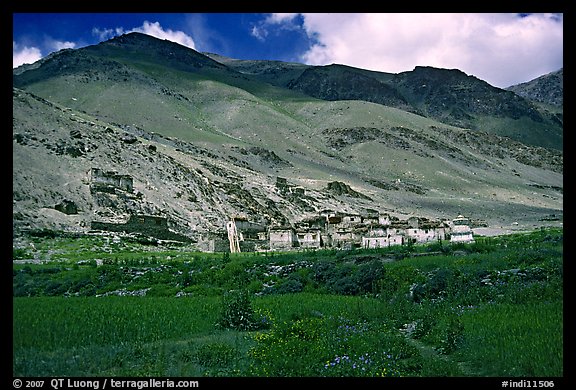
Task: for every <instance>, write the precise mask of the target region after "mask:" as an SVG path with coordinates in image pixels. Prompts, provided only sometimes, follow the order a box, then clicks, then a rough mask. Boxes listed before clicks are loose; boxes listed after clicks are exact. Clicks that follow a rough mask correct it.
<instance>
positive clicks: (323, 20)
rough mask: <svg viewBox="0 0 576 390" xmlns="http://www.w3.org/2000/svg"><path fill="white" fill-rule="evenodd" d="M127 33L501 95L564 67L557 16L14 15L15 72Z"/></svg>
mask: <svg viewBox="0 0 576 390" xmlns="http://www.w3.org/2000/svg"><path fill="white" fill-rule="evenodd" d="M131 31H140V32H143V33H146V34H149V35H153V36H156V37H158V38H162V39H169V40H172V41H175V42H178V43H180V44H182V45H185V46H188V47H190V48H193V49H195V50H197V51H199V52H212V53H217V54H220V55H224V56H227V57H232V58H238V59H266V60H279V61H292V62H301V63H306V64H310V65H327V64H332V63H337V64H345V65H350V66H355V67H359V68H364V69H370V70H377V71H382V72H390V73H399V72H404V71H409V70H413V69H414V67H415V66H434V67H439V68H447V69H460V70H462V71H463V72H465V73H467V74H469V75H473V76H476V77H478V78H480V79H482V80H485V81H487V82H489V83H490V84H492V85H494V86H497V87H502V88H504V87H507V86H510V85H514V84H518V83H521V82H525V81H529V80H532V79H534V78H536V77H538V76H540V75H543V74H546V73H549V72H553V71H556V70H558V69H560V68H562V67H563V46H564V45H563V14H544V13H540V14H513V13H497V14H489V13H456V14H454V13H452V14H449V13H421V14H418V13H408V14H403V13H360V14H354V13H311V14H307V13H302V14H297V13H289V14H286V13H284V14H270V13H267V14H264V13H262V14H258V13H83V14H81V13H59V14H52V13H14V14H13V67H16V66H19V65H21V64H23V63H32V62H35V61H37V60H38V59H40V58H42V57H44V56H46V55H47V54H49V53H51V52H54V51H57V50H60V49H63V48H80V47H84V46H87V45H93V44H97V43H99V42H101V41H104V40H107V39H110V38H112V37H114V36H116V35H121V34H123V33H127V32H131Z"/></svg>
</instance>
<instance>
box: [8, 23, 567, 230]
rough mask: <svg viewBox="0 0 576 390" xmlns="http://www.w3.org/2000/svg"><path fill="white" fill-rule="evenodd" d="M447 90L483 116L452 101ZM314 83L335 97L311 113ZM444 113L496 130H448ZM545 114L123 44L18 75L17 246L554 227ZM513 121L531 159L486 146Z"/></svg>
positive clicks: (474, 89) (143, 40) (555, 201)
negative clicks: (243, 228) (153, 227)
mask: <svg viewBox="0 0 576 390" xmlns="http://www.w3.org/2000/svg"><path fill="white" fill-rule="evenodd" d="M257 69H260V70H257ZM274 72H276V73H275V74H274ZM273 74H274V75H273ZM351 75H354V77H352V78H349V77H348V76H351ZM437 77H439V78H440V79H438V80H437V79H436V78H437ZM442 77H444V78H442ZM314 80H316V81H314ZM350 80H353V82H351V81H350ZM454 80H460V81H459V82H460V84H459V85H461V88H463V89H464V90H466V94H467V96H468V95H470V96H472V95H474V94H478V100H480V101H482V100H484V101H489V102H490V104H486V105H485V106H482V105H481V104H472V102H473V99H472V98H469V99H468V100H458V99H456V98H455V97H452V98H449V96H450V93H449V92H442V91H443V89H442V88H444V87H442V85H443V84H444V85H446V84H449V85H450V86H451V87H450V88H448V87H446V88H448V90H449V91H452V92H453V93H456V92H454V88H455V85H457V83H455V81H454ZM448 81H450V83H448ZM314 82H316V83H318V84H317V85H318V88H317V90H318V91H323V92H322V93H323V94H327V93H328V91H330V88H327V87H326V88H325V87H324V86H328V85H332V87H331V88H332V89H333V90H334V91H336V94H335V95H333V98H330V97H329V96H327V95H326V96H312V92H313V90H312V89H311V88H309V86H310V85H313V84H314ZM332 82H333V84H330V83H332ZM424 82H426V85H430V86H431V87H430V90H428V92H427V93H420V92H418V91H419V90H418V89H417V88H414V85H417V83H424ZM346 90H348V91H347V92H346ZM407 91H411V92H410V93H408V92H407ZM344 92H346V93H347V95H346V94H345V95H342V93H344ZM456 96H461V95H456ZM442 99H444V100H442ZM490 99H491V100H490ZM442 102H444V104H445V106H446V107H448V106H451V107H456V106H458V107H461V109H462V110H463V111H464V109H466V111H465V113H466V115H469V116H470V117H471V118H472V119H469V120H470V121H472V122H474V121H476V122H479V121H480V119H481V121H482V123H490V124H491V125H492V127H490V126H487V127H486V128H482V127H480V128H476V129H471V128H464V127H460V126H455V125H453V124H448V123H446V122H447V120H446V118H448V119H449V120H448V122H449V121H452V120H453V115H452V117H450V115H448V116H446V112H447V111H446V110H444V109H442V108H441V107H444V106H443V105H442V104H443V103H442ZM494 105H496V106H494ZM497 109H498V110H497ZM451 110H452V111H451V112H455V109H454V108H452V109H451ZM522 110H526V111H522ZM519 112H522V114H521V115H520V114H519ZM542 112H543V111H541V108H540V107H538V106H535V105H532V103H531V102H529V101H528V100H526V99H524V98H522V97H520V96H518V95H517V94H515V93H513V92H510V91H503V90H498V89H495V88H493V87H490V86H488V85H487V84H486V83H484V82H482V81H480V80H477V79H475V78H471V77H470V76H466V75H465V74H463V73H462V72H460V71H456V70H441V69H433V68H417V69H415V70H414V71H413V72H407V73H404V74H387V73H379V72H372V71H366V70H361V69H354V68H349V67H343V66H337V65H335V66H327V67H312V66H308V65H302V64H294V63H282V62H277V61H264V62H263V61H244V60H232V59H226V58H225V57H221V56H217V55H214V54H211V55H205V54H202V53H198V52H196V51H194V50H192V49H189V48H186V47H183V46H180V45H178V44H175V43H172V42H169V41H164V40H159V39H156V38H153V37H150V36H147V35H143V34H139V33H130V34H126V35H123V36H120V37H116V38H113V39H111V40H109V41H106V42H102V43H100V44H97V45H93V46H88V47H85V48H81V49H67V50H62V51H60V52H58V53H55V54H53V55H51V56H49V57H47V58H44V59H43V60H40V61H39V62H37V63H35V64H32V65H29V66H26V67H20V68H18V69H15V70H14V72H13V134H12V138H13V149H12V154H13V223H14V230H15V232H16V231H20V230H23V229H59V230H70V231H87V230H89V229H90V226H91V224H92V223H93V222H95V221H97V222H101V221H104V222H106V221H108V222H123V221H126V220H127V218H128V217H129V216H130V215H133V214H149V215H160V216H164V217H166V218H168V219H169V221H170V223H171V226H172V228H173V229H174V230H175V231H177V232H178V233H179V234H183V235H186V236H188V237H191V238H192V239H193V240H195V241H199V240H200V239H201V237H202V236H204V235H207V234H210V233H213V232H216V231H222V230H223V229H224V228H225V225H226V221H228V220H229V219H230V218H231V217H233V216H235V215H241V216H245V217H246V218H248V219H249V220H250V221H254V222H258V223H262V224H266V225H285V224H294V223H296V222H298V221H301V220H303V219H306V218H309V217H313V216H318V215H319V214H320V213H322V212H325V211H326V210H332V211H340V212H349V213H357V214H366V213H374V212H381V213H388V214H390V215H392V216H395V217H398V218H400V219H406V218H408V217H410V216H419V217H425V218H431V219H438V220H443V219H451V218H454V217H456V216H457V215H458V214H465V215H467V216H469V217H470V218H472V219H473V220H477V221H484V222H485V223H487V224H488V225H489V226H493V227H506V226H512V225H511V224H512V223H513V222H517V223H519V224H520V226H527V227H534V226H540V225H541V224H546V223H549V222H550V221H552V222H553V223H559V221H561V220H562V214H563V212H562V210H563V206H562V202H563V153H562V148H561V141H562V137H561V132H560V136H559V137H557V138H555V137H554V136H553V134H556V132H557V131H558V126H560V125H558V124H557V125H552V124H550V123H549V122H547V119H546V117H545V116H544V115H542ZM537 114H540V115H541V116H540V117H541V119H542V122H538V121H537V118H538V116H537ZM466 115H463V117H464V118H466ZM514 115H516V116H517V117H518V118H517V119H515V118H514ZM515 121H518V123H522V124H524V131H525V133H524V136H523V138H524V139H526V140H533V141H534V142H535V143H540V144H539V145H537V144H531V143H528V142H521V141H519V140H515V139H513V138H511V137H503V136H502V135H499V134H498V132H497V131H495V129H497V127H498V126H501V125H505V124H511V123H515ZM537 124H539V125H540V126H541V127H538V126H537ZM555 126H556V127H555ZM545 129H547V130H546V131H548V132H549V133H550V137H548V141H546V142H544V141H542V142H536V141H538V140H540V139H541V137H540V133H541V132H544V130H545ZM560 129H561V127H560ZM549 143H551V144H555V145H556V147H550V146H549V145H548V144H549ZM558 144H559V145H558ZM514 226H515V225H514Z"/></svg>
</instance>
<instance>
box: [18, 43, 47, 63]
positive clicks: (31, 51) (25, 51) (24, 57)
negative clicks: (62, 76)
mask: <svg viewBox="0 0 576 390" xmlns="http://www.w3.org/2000/svg"><path fill="white" fill-rule="evenodd" d="M40 58H42V53H41V52H40V49H39V48H37V47H28V46H23V47H21V46H20V45H18V44H17V43H16V42H14V41H13V42H12V68H17V67H19V66H20V65H23V64H32V63H34V62H36V61H38V60H39V59H40Z"/></svg>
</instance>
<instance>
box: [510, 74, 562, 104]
mask: <svg viewBox="0 0 576 390" xmlns="http://www.w3.org/2000/svg"><path fill="white" fill-rule="evenodd" d="M506 90H508V91H512V92H514V93H515V94H517V95H519V96H522V97H524V98H526V99H530V100H533V101H536V102H540V103H544V104H547V105H550V106H554V107H559V108H561V107H562V106H563V105H564V69H560V70H558V71H556V72H551V73H548V74H545V75H543V76H540V77H538V78H536V79H534V80H531V81H528V82H526V83H521V84H517V85H512V86H510V87H508V88H506Z"/></svg>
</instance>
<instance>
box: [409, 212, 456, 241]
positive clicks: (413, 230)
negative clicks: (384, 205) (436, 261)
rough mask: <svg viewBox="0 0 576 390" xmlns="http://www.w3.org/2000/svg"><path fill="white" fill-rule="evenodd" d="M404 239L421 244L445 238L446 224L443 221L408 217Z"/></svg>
mask: <svg viewBox="0 0 576 390" xmlns="http://www.w3.org/2000/svg"><path fill="white" fill-rule="evenodd" d="M407 222H408V226H407V227H406V239H407V240H410V242H412V243H418V244H423V243H426V242H431V241H439V240H444V239H446V228H447V226H446V225H445V224H444V223H443V222H439V221H431V220H429V219H427V218H417V217H411V218H408V221H407Z"/></svg>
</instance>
